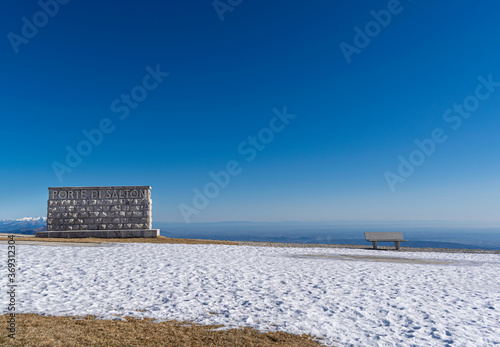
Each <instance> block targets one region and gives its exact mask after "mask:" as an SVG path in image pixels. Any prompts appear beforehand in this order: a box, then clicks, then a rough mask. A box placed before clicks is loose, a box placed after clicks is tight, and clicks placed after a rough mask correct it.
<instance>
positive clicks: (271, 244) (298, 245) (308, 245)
mask: <svg viewBox="0 0 500 347" xmlns="http://www.w3.org/2000/svg"><path fill="white" fill-rule="evenodd" d="M236 242H237V243H238V245H240V246H256V247H294V248H352V249H367V250H373V248H372V246H371V245H331V244H323V243H280V242H257V241H236ZM378 248H379V250H381V251H394V252H442V253H479V254H500V250H484V249H453V248H430V247H425V248H416V247H401V248H400V250H399V251H396V250H395V249H394V246H378Z"/></svg>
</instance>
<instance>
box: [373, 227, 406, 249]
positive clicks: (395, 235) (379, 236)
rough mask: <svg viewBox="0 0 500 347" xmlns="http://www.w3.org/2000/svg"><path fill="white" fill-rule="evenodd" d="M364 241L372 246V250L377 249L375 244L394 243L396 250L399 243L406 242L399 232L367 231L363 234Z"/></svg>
mask: <svg viewBox="0 0 500 347" xmlns="http://www.w3.org/2000/svg"><path fill="white" fill-rule="evenodd" d="M365 239H366V241H368V242H371V243H372V244H373V249H377V242H394V245H395V246H396V249H399V244H400V242H406V241H407V240H405V239H403V233H402V232H399V231H368V232H365Z"/></svg>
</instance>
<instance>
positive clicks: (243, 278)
mask: <svg viewBox="0 0 500 347" xmlns="http://www.w3.org/2000/svg"><path fill="white" fill-rule="evenodd" d="M1 247H2V251H1V252H2V253H1V254H2V256H3V257H4V258H5V259H4V261H2V263H1V265H0V268H1V271H2V273H3V274H4V275H3V276H1V279H0V285H2V287H3V288H7V287H6V285H7V270H6V266H5V264H6V262H7V261H6V257H7V245H1ZM16 250H17V252H16V253H17V254H16V259H17V262H18V266H19V267H18V270H17V281H18V287H17V296H16V300H17V309H16V311H17V312H18V313H39V314H50V315H86V314H91V315H96V316H99V317H101V318H111V319H116V318H117V317H119V316H124V315H130V316H135V317H152V318H156V319H158V320H172V319H177V320H190V321H195V322H197V323H201V324H223V325H225V326H226V327H241V326H249V327H254V328H257V329H260V330H272V331H274V330H280V331H286V332H290V333H296V334H303V333H306V334H311V335H313V336H315V337H318V338H322V340H320V341H321V342H322V343H325V344H328V345H354V346H412V345H414V346H446V345H450V346H491V345H494V344H500V276H499V275H500V271H499V270H500V256H499V255H495V254H470V253H464V254H459V253H437V252H432V253H400V252H384V251H371V250H360V249H324V248H271V247H249V246H248V247H247V246H226V245H182V244H179V245H173V244H111V245H110V246H109V247H67V246H60V247H46V246H28V245H16ZM309 255H317V256H319V257H311V256H309ZM325 256H335V257H325ZM337 256H339V257H337ZM348 256H357V257H359V256H377V257H386V258H390V257H394V258H407V259H410V260H411V259H420V260H433V261H436V260H440V261H445V262H446V263H445V264H412V263H393V262H388V261H385V262H379V261H373V260H362V259H359V258H357V259H354V260H352V259H351V258H347V257H348ZM4 292H6V290H5V291H4ZM4 295H5V294H4ZM4 302H6V303H7V297H6V296H5V298H4ZM3 306H4V307H3V308H2V310H3V313H7V305H3Z"/></svg>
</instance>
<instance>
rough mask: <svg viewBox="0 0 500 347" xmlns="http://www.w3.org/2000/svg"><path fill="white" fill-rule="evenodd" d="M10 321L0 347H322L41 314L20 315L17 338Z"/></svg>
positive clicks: (182, 325)
mask: <svg viewBox="0 0 500 347" xmlns="http://www.w3.org/2000/svg"><path fill="white" fill-rule="evenodd" d="M7 319H8V316H7V315H2V316H1V318H0V345H1V346H120V347H123V346H193V347H194V346H242V347H251V346H263V347H264V346H296V347H308V346H316V347H317V346H322V345H321V344H319V343H317V342H315V341H313V340H312V338H311V337H310V336H308V335H302V336H298V335H293V334H287V333H284V332H269V333H260V332H258V331H257V330H255V329H251V328H242V329H231V330H221V331H213V329H215V328H218V327H221V326H215V325H209V326H201V325H196V324H192V323H186V322H178V321H169V322H161V323H154V322H153V320H152V319H144V320H141V319H135V318H130V317H126V318H125V320H124V321H120V320H101V319H96V317H94V316H86V317H52V316H41V315H36V314H18V315H16V335H15V338H14V339H12V338H10V337H8V336H7V335H8V330H7Z"/></svg>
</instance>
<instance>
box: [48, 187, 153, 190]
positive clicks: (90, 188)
mask: <svg viewBox="0 0 500 347" xmlns="http://www.w3.org/2000/svg"><path fill="white" fill-rule="evenodd" d="M130 188H134V189H151V186H98V187H93V186H92V187H91V186H88V187H87V186H85V187H49V188H48V189H49V190H50V189H66V190H67V189H89V190H92V189H130Z"/></svg>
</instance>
